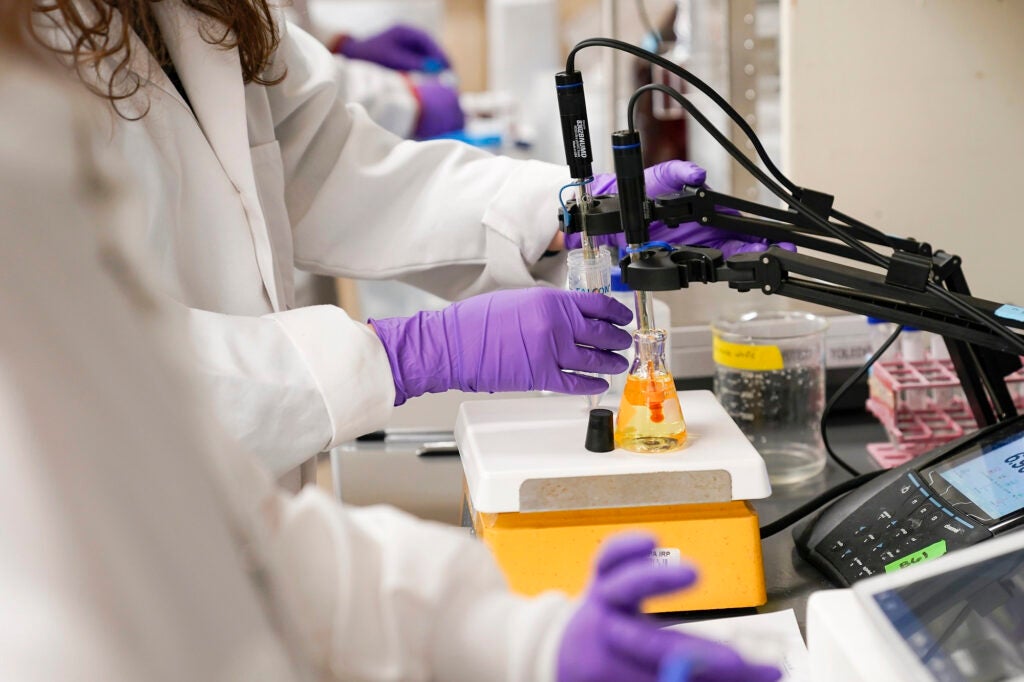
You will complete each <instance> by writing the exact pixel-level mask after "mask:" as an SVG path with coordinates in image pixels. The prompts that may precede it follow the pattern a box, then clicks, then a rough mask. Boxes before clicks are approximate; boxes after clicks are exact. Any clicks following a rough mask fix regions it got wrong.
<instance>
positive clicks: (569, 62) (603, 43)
mask: <svg viewBox="0 0 1024 682" xmlns="http://www.w3.org/2000/svg"><path fill="white" fill-rule="evenodd" d="M587 47H608V48H611V49H613V50H621V51H622V52H628V53H629V54H631V55H633V56H634V57H640V58H641V59H646V60H647V61H649V62H651V63H652V64H656V65H658V66H660V67H661V68H663V69H666V70H667V71H669V72H671V73H673V74H675V75H677V76H679V77H680V78H682V79H683V80H684V81H686V82H687V83H689V84H690V85H692V86H694V87H695V88H697V89H698V90H700V91H701V92H703V93H704V94H705V95H707V96H708V97H709V98H710V99H711V101H712V102H714V103H715V104H716V105H717V106H718V107H719V108H720V109H722V111H724V112H725V113H726V115H728V116H729V118H731V119H732V121H733V122H734V123H735V124H736V125H737V126H738V127H739V129H740V130H742V131H743V134H744V135H746V136H747V139H748V140H750V143H751V144H752V145H754V151H756V152H757V156H758V158H760V159H761V162H762V163H764V165H765V168H767V169H768V172H770V173H771V174H772V175H774V176H775V178H776V179H777V180H778V181H779V182H781V183H782V184H783V185H785V187H786V188H787V189H788V190H789V191H790V192H798V191H799V190H800V188H799V187H798V186H797V185H796V184H795V183H794V182H792V181H791V180H790V179H789V178H787V177H786V176H785V175H784V174H783V173H782V171H781V170H779V168H778V166H776V165H775V163H774V162H772V160H771V157H769V156H768V152H767V151H766V150H765V148H764V145H763V144H761V140H760V139H759V138H758V137H757V134H756V133H754V129H753V128H751V127H750V124H748V123H747V121H746V120H745V119H744V118H743V117H742V116H741V115H740V113H739V112H738V111H736V110H735V109H733V107H732V105H730V104H729V103H728V102H727V101H725V99H724V98H723V97H722V96H721V95H719V94H718V93H717V92H716V91H715V89H714V88H712V87H711V86H710V85H708V84H707V83H705V82H704V81H702V80H701V79H700V78H698V77H697V76H695V75H694V74H692V73H690V72H689V71H687V70H686V69H684V68H683V67H681V66H679V65H678V64H676V63H675V62H672V61H669V60H668V59H665V58H664V57H661V56H660V55H656V54H652V53H651V52H648V51H647V50H644V49H643V48H640V47H637V46H635V45H630V44H629V43H625V42H623V41H621V40H615V39H613V38H590V39H589V40H584V41H581V42H580V43H577V44H576V46H575V47H573V48H572V50H570V51H569V56H568V57H567V58H566V60H565V70H566V71H569V72H571V71H574V70H575V60H576V53H577V52H579V51H580V50H582V49H584V48H587Z"/></svg>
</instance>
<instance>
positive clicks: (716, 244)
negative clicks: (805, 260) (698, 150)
mask: <svg viewBox="0 0 1024 682" xmlns="http://www.w3.org/2000/svg"><path fill="white" fill-rule="evenodd" d="M706 179H707V171H705V170H704V169H703V168H701V167H700V166H698V165H697V164H695V163H691V162H689V161H666V162H664V163H659V164H657V165H654V166H651V167H650V168H648V169H647V170H645V171H644V180H645V184H646V185H647V196H648V197H651V198H652V199H653V198H654V197H657V196H660V195H662V194H670V193H672V192H678V191H680V190H681V189H682V188H683V186H684V185H689V186H690V187H700V186H702V185H703V184H704V181H705V180H706ZM590 191H591V193H593V194H594V195H595V196H596V195H599V194H615V193H616V192H617V191H618V186H617V184H616V182H615V175H614V174H613V173H601V174H599V175H597V176H596V177H595V178H594V181H593V182H592V183H591V185H590ZM650 235H651V241H655V242H668V243H669V244H685V245H686V246H704V247H708V248H712V249H718V250H720V251H721V252H722V254H723V255H724V256H725V257H726V258H728V257H729V256H733V255H735V254H737V253H747V252H760V251H764V250H766V249H767V248H768V246H769V243H768V241H767V240H765V239H762V238H761V237H753V236H750V235H745V234H740V233H738V232H731V231H729V230H723V229H720V228H717V227H713V226H711V225H701V224H700V223H682V224H680V225H678V226H677V227H669V226H668V225H665V224H664V223H662V222H660V221H657V220H656V221H654V222H652V223H651V225H650ZM594 241H595V242H596V243H597V244H606V245H608V246H614V247H616V248H619V249H622V248H625V246H626V242H625V237H624V235H623V234H622V233H621V232H620V233H618V234H610V235H597V236H595V237H594ZM565 246H566V248H568V249H578V248H579V247H580V235H579V234H578V233H577V234H567V235H566V236H565ZM779 246H781V247H783V248H786V249H789V250H793V246H792V245H791V244H780V245H779Z"/></svg>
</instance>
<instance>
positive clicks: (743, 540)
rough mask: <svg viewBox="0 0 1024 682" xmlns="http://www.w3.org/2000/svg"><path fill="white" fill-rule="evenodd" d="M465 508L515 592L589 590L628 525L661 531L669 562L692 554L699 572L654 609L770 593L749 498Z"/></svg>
mask: <svg viewBox="0 0 1024 682" xmlns="http://www.w3.org/2000/svg"><path fill="white" fill-rule="evenodd" d="M464 503H465V511H466V515H467V517H468V518H466V519H465V521H469V522H471V523H472V527H473V530H474V532H475V533H476V535H477V537H479V538H480V539H481V540H483V542H484V543H485V544H486V545H487V546H488V547H489V548H490V550H491V552H492V553H493V554H494V556H495V558H496V559H497V562H498V565H499V566H500V567H501V570H502V572H503V573H504V574H505V577H506V579H507V580H508V582H509V585H510V587H511V588H512V590H513V591H515V592H517V593H519V594H522V595H526V596H531V595H536V594H539V593H541V592H544V591H546V590H560V591H563V592H566V593H568V594H569V595H577V594H580V593H582V592H583V590H584V589H585V588H586V586H587V582H588V580H589V579H590V575H591V572H592V570H593V565H594V559H595V557H596V555H597V551H598V548H599V547H600V545H601V544H602V543H603V542H604V541H605V540H606V539H607V538H609V537H610V536H612V535H614V534H616V533H619V532H622V531H627V530H643V531H647V532H650V533H652V534H654V535H655V536H656V537H657V538H658V549H657V550H656V552H657V556H656V557H654V560H656V561H659V562H663V563H670V564H671V563H680V562H682V561H688V562H689V563H691V564H693V565H694V566H696V568H697V571H698V573H699V575H700V578H699V580H698V582H697V584H696V585H694V586H693V587H692V588H690V589H689V590H686V591H684V592H680V593H679V594H675V595H670V596H667V597H659V598H657V599H651V600H649V601H648V602H647V603H646V604H645V605H644V610H645V611H646V612H648V613H664V612H672V611H704V610H710V609H732V608H744V607H751V606H759V605H761V604H764V603H765V601H766V600H767V595H766V592H765V584H764V565H763V562H762V558H761V536H760V531H759V529H758V520H757V513H756V512H755V511H754V509H753V507H751V506H750V504H748V503H747V502H745V501H737V502H724V503H714V504H683V505H670V506H657V507H627V508H619V509H585V510H578V511H557V512H537V513H528V514H524V513H518V512H509V513H501V514H485V513H479V512H476V511H475V510H474V509H472V506H471V504H470V502H469V496H468V495H467V496H465V499H464Z"/></svg>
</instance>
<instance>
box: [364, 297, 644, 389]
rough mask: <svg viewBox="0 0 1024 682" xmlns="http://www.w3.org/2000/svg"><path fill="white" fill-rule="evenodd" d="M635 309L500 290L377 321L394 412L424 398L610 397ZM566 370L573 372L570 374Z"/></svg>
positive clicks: (592, 299) (628, 343)
mask: <svg viewBox="0 0 1024 682" xmlns="http://www.w3.org/2000/svg"><path fill="white" fill-rule="evenodd" d="M632 319H633V313H632V311H630V309H629V308H627V307H626V306H624V305H622V304H621V303H619V302H618V301H615V300H614V299H611V298H609V297H607V296H604V295H603V294H591V293H583V292H579V291H562V290H560V289H545V288H541V287H536V288H532V289H516V290H511V291H497V292H494V293H492V294H483V295H481V296H474V297H473V298H469V299H466V300H465V301H460V302H458V303H453V304H452V305H450V306H448V307H447V308H445V309H444V310H436V311H426V312H421V313H417V314H416V315H413V316H412V317H405V318H398V317H392V318H387V319H383V320H370V324H371V325H373V328H374V329H375V330H376V331H377V336H378V337H379V338H380V340H381V342H382V343H383V344H384V350H385V351H386V352H387V354H388V362H389V363H390V365H391V374H392V376H393V377H394V380H395V405H401V404H402V403H404V402H405V401H406V400H408V399H409V398H414V397H416V396H418V395H423V394H424V393H440V392H443V391H447V390H449V389H453V388H457V389H459V390H462V391H473V392H494V391H532V390H548V391H558V392H560V393H574V394H579V395H584V394H593V393H603V392H604V391H607V390H608V383H607V382H605V381H604V380H603V379H598V378H595V377H590V376H583V375H580V374H576V373H575V372H593V373H595V374H618V373H619V372H624V371H626V369H627V367H628V363H627V362H626V359H625V358H624V357H622V356H621V355H618V354H617V353H613V352H612V351H617V350H625V349H626V348H629V347H630V346H631V345H632V337H631V336H630V335H629V334H627V333H626V332H625V331H623V330H622V329H619V328H618V327H616V326H615V325H623V324H628V323H629V321H630V320H632ZM563 370H566V371H563Z"/></svg>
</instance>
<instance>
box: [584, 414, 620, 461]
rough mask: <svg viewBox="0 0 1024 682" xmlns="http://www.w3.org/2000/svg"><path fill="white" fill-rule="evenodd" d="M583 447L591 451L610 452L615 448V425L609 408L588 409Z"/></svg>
mask: <svg viewBox="0 0 1024 682" xmlns="http://www.w3.org/2000/svg"><path fill="white" fill-rule="evenodd" d="M585 447H586V448H587V450H590V451H591V452H611V451H612V450H614V449H615V425H614V423H613V421H612V411H611V410H606V409H604V408H603V407H599V408H597V409H594V410H591V411H590V422H589V423H588V424H587V442H586V443H585Z"/></svg>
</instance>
